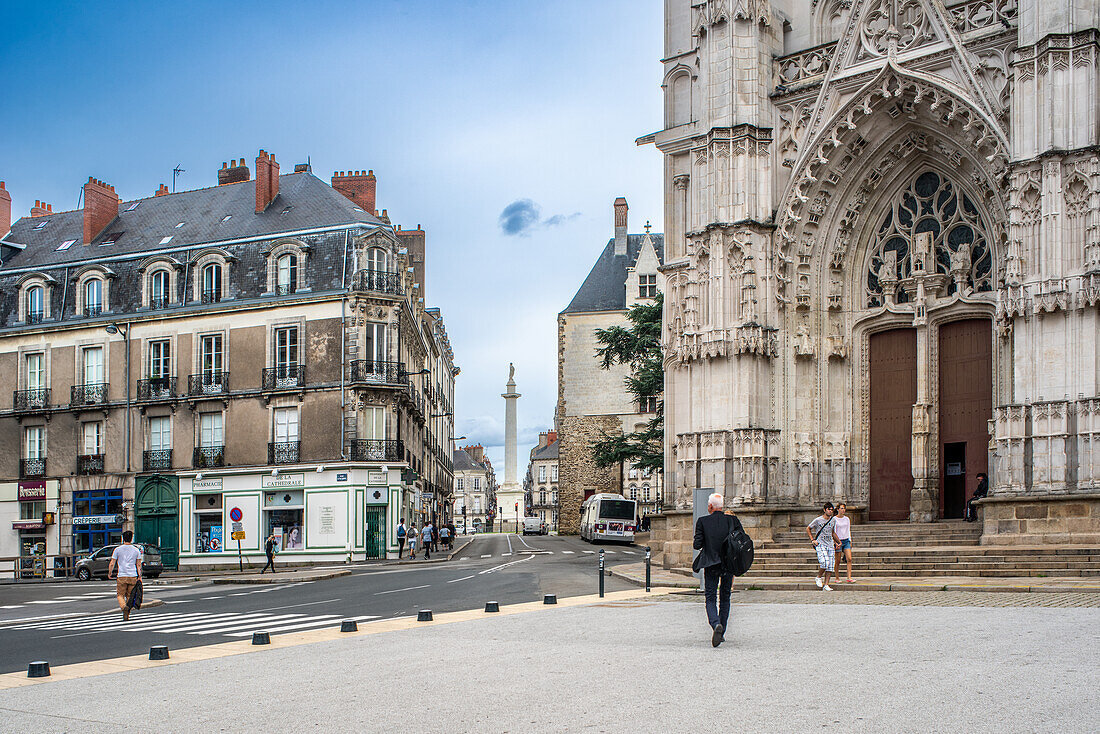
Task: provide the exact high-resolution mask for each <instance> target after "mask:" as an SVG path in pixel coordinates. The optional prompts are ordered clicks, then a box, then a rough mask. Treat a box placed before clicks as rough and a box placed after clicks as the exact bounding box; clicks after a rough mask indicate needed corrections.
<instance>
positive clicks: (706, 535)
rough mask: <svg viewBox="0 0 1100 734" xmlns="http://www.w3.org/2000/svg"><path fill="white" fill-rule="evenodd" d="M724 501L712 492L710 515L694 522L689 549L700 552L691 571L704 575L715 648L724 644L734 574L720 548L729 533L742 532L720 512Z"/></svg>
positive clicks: (708, 507) (728, 517)
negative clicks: (693, 536) (692, 538)
mask: <svg viewBox="0 0 1100 734" xmlns="http://www.w3.org/2000/svg"><path fill="white" fill-rule="evenodd" d="M724 504H725V498H724V497H722V495H720V494H718V493H717V492H715V493H714V494H712V495H711V496H710V497H708V498H707V511H708V512H709V513H710V514H709V515H706V516H704V517H701V518H699V520H698V521H697V522H696V523H695V541H694V542H693V543H692V547H693V548H695V550H697V551H699V555H697V556H696V557H695V561H694V563H692V568H693V569H694V570H695V571H696V572H698V571H702V572H703V591H704V598H705V600H706V608H707V622H708V623H709V624H710V628H711V630H712V632H711V637H710V644H711V645H712V646H713V647H718V646H719V645H721V644H722V643H723V642H724V641H725V634H726V625H727V624H728V622H729V616H730V594H731V593H732V592H733V571H731V570H729V569H727V568H726V567H725V563H724V561H723V560H722V545H723V544H724V543H725V542H726V538H727V537H729V535H730V533H732V532H735V531H740V530H742V527H741V521H740V520H738V519H737V518H736V517H734V516H733V515H727V514H726V513H725V512H723V511H722V507H723V506H724Z"/></svg>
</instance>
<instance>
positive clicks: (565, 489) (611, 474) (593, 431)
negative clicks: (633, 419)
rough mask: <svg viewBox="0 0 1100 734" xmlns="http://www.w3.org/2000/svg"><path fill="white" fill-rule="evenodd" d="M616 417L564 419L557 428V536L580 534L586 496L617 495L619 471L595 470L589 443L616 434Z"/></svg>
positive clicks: (617, 425)
mask: <svg viewBox="0 0 1100 734" xmlns="http://www.w3.org/2000/svg"><path fill="white" fill-rule="evenodd" d="M619 425H620V422H619V417H618V416H617V415H604V416H600V415H584V416H566V417H564V418H562V420H561V423H560V425H559V431H558V441H560V442H561V446H560V448H559V449H558V478H559V480H560V481H559V482H558V504H559V509H558V532H559V533H560V534H562V535H575V534H576V533H578V532H579V531H580V511H581V503H582V502H584V496H585V493H586V492H597V493H598V492H620V491H621V490H622V476H621V475H622V472H621V471H620V469H619V467H609V468H607V469H599V468H597V466H596V464H595V462H594V461H592V443H593V442H594V441H596V440H599V439H600V438H602V437H603V435H604V434H605V433H606V434H608V435H613V434H615V433H617V432H618V430H619Z"/></svg>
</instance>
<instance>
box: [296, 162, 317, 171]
mask: <svg viewBox="0 0 1100 734" xmlns="http://www.w3.org/2000/svg"><path fill="white" fill-rule="evenodd" d="M294 172H295V173H313V167H312V166H311V165H309V164H308V163H295V164H294Z"/></svg>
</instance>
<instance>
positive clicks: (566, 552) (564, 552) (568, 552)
mask: <svg viewBox="0 0 1100 734" xmlns="http://www.w3.org/2000/svg"><path fill="white" fill-rule="evenodd" d="M572 552H573V551H562V553H563V554H570V553H572Z"/></svg>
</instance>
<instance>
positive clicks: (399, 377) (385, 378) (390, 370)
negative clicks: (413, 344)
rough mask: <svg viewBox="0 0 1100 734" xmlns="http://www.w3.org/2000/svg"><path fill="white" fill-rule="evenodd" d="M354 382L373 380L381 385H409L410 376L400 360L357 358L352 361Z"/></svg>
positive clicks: (352, 378) (352, 379)
mask: <svg viewBox="0 0 1100 734" xmlns="http://www.w3.org/2000/svg"><path fill="white" fill-rule="evenodd" d="M351 381H352V382H373V383H377V384H380V385H408V384H409V376H408V375H407V374H405V370H404V368H403V367H402V365H401V363H400V362H381V361H378V360H374V359H356V360H353V361H352V363H351Z"/></svg>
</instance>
